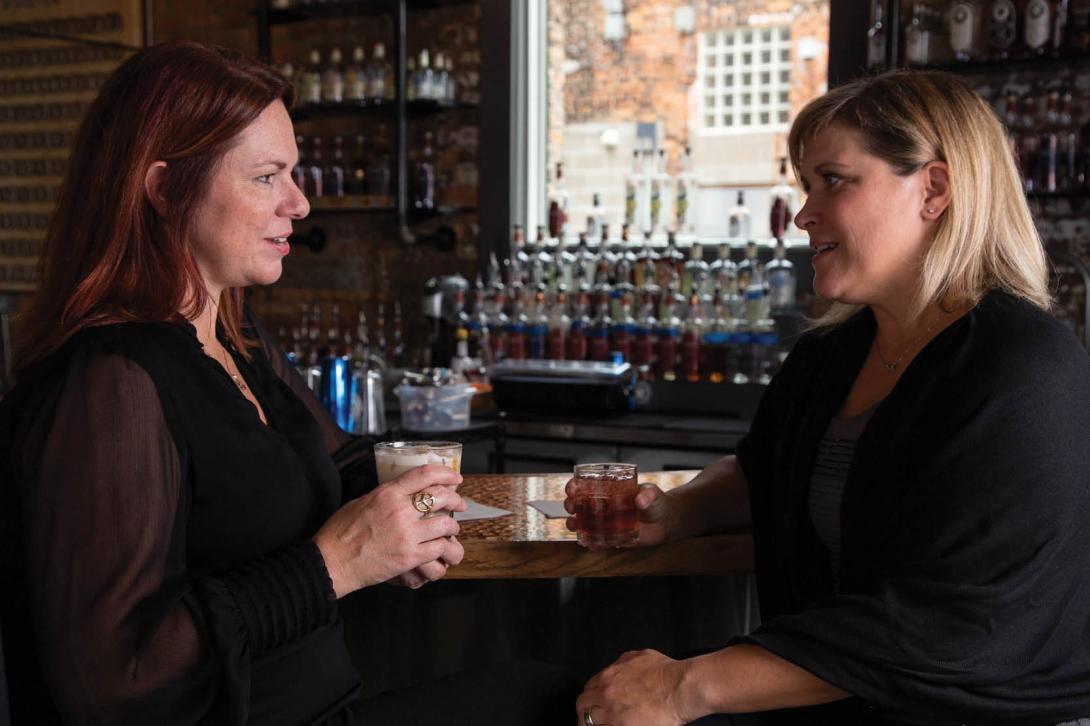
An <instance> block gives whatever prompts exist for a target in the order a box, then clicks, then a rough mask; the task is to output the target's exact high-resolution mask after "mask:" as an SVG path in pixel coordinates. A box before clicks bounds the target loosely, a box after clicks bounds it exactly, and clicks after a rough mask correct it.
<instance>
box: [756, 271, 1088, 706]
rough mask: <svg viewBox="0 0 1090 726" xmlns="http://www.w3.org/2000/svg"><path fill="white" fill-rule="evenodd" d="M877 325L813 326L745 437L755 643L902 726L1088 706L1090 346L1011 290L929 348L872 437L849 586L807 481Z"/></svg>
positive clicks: (851, 500)
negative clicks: (824, 536) (822, 530)
mask: <svg viewBox="0 0 1090 726" xmlns="http://www.w3.org/2000/svg"><path fill="white" fill-rule="evenodd" d="M874 331H875V321H874V317H873V315H872V314H871V312H870V311H869V310H864V311H863V312H861V313H859V314H858V315H856V316H855V317H854V318H852V319H851V320H850V321H848V322H847V323H845V324H844V325H842V326H840V327H839V328H836V329H834V330H832V331H829V332H826V333H824V334H817V333H812V334H808V335H806V336H804V337H803V338H802V339H801V340H800V341H799V343H798V345H797V346H796V348H795V350H794V351H793V353H792V354H791V356H790V357H789V358H788V360H787V361H786V363H785V365H784V368H783V370H782V372H781V373H780V374H779V375H778V376H776V378H775V379H774V380H773V382H772V383H771V385H770V386H769V389H768V391H767V392H766V394H765V396H764V398H763V400H762V402H761V405H760V407H759V410H758V413H757V416H756V418H755V420H754V423H753V426H752V429H751V431H750V433H749V435H748V436H747V437H746V438H745V439H744V440H743V441H742V443H741V444H740V446H739V451H738V457H739V459H740V461H741V465H742V468H743V470H744V471H745V474H746V477H747V479H748V480H749V482H750V496H751V502H752V512H753V522H754V539H755V548H756V560H757V578H758V587H759V592H760V600H761V612H762V619H763V621H764V623H763V625H762V626H761V627H760V628H759V629H758V630H757V631H756V632H755V633H753V634H752V636H751V637H750V638H748V640H749V641H750V642H753V643H757V644H759V645H761V646H763V647H765V648H767V649H768V650H770V651H772V652H774V653H777V654H779V655H780V656H782V657H784V658H786V659H787V660H789V661H791V662H793V663H796V664H797V665H799V666H801V667H803V668H805V669H806V670H808V671H811V672H812V673H814V674H816V675H817V676H819V677H820V678H822V679H824V680H826V681H828V682H830V683H832V684H834V685H836V686H839V687H840V688H843V689H844V690H846V691H848V692H850V693H852V694H854V695H855V696H857V697H858V698H857V699H855V700H854V705H855V709H856V712H857V713H860V714H862V713H867V714H870V715H871V716H872V717H874V718H878V717H879V715H880V714H882V715H884V716H885V717H887V718H890V719H891V721H890V722H893V723H913V722H914V723H930V724H936V723H943V722H950V723H1005V724H1006V723H1011V724H1013V723H1019V724H1050V723H1056V722H1058V721H1062V720H1065V719H1072V718H1078V717H1085V716H1090V438H1088V434H1090V357H1088V356H1087V354H1086V351H1084V350H1083V349H1082V348H1080V347H1079V345H1078V343H1077V341H1076V340H1075V338H1074V336H1073V335H1072V334H1071V333H1070V332H1069V331H1067V330H1065V329H1064V328H1063V327H1062V326H1061V325H1060V324H1059V323H1058V322H1057V321H1056V320H1055V319H1054V318H1052V317H1051V316H1050V315H1048V314H1047V313H1045V312H1043V311H1041V310H1039V309H1037V308H1035V307H1034V306H1032V305H1030V304H1028V303H1026V302H1024V301H1021V300H1017V299H1015V298H1013V297H1011V296H1009V295H1007V294H1005V293H1001V292H992V293H990V294H988V295H987V296H985V298H984V299H983V300H982V301H981V303H980V304H979V305H977V306H976V307H975V308H974V309H973V310H972V311H970V312H969V313H968V314H967V315H965V316H964V317H963V318H961V319H960V320H958V321H956V322H955V323H953V324H952V325H951V326H950V327H949V328H947V329H946V330H944V331H942V332H941V333H940V334H939V335H938V336H937V337H936V338H935V339H934V340H933V341H931V343H929V344H928V345H927V346H926V347H925V348H924V350H923V351H922V352H921V353H920V354H919V355H918V356H917V357H916V358H915V360H913V361H912V363H911V364H910V365H909V366H908V368H907V369H906V370H905V371H904V374H903V375H902V377H901V379H900V381H899V382H898V383H897V385H896V387H895V388H894V389H893V390H892V391H891V392H890V394H889V395H888V396H887V397H886V399H885V400H884V401H883V402H882V403H881V404H880V405H879V407H878V408H877V410H876V411H875V413H874V416H873V418H872V419H871V421H870V423H869V425H868V426H867V428H866V430H865V431H864V432H863V435H862V436H861V438H860V439H859V442H858V446H857V448H856V452H855V458H854V460H853V462H852V467H851V470H850V473H849V476H848V480H847V483H846V486H845V489H844V498H843V502H842V505H841V520H842V524H841V541H842V554H841V564H840V566H841V576H840V581H841V588H840V592H839V593H836V592H834V588H833V580H832V573H831V569H830V566H829V561H828V555H827V554H826V551H825V549H824V547H823V545H822V544H821V542H820V540H819V539H818V538H817V535H816V533H815V532H814V530H813V527H812V526H811V523H810V520H809V517H808V515H807V507H806V499H807V492H808V488H809V482H810V475H811V469H812V466H813V461H814V456H815V453H816V451H817V448H818V443H819V441H820V439H821V437H822V433H823V432H824V430H825V428H826V426H827V425H828V423H829V420H830V418H831V417H832V416H833V415H835V413H836V411H837V410H838V408H839V407H840V406H841V404H842V402H843V401H844V399H845V397H846V395H847V393H848V390H849V389H850V387H851V384H852V382H853V380H854V379H855V377H856V375H857V373H858V371H859V369H860V366H861V365H862V363H863V360H864V359H865V357H866V355H867V352H868V349H869V347H870V345H871V342H872V340H873V337H874ZM845 705H847V704H841V708H839V709H838V710H839V711H840V712H841V713H844V708H843V707H844V706H845Z"/></svg>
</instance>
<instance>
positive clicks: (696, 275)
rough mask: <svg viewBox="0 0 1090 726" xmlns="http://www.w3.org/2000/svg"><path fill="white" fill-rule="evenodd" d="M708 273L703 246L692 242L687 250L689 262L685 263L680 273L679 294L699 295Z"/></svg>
mask: <svg viewBox="0 0 1090 726" xmlns="http://www.w3.org/2000/svg"><path fill="white" fill-rule="evenodd" d="M709 273H710V268H709V267H708V263H707V262H705V261H704V247H703V245H701V244H700V243H699V242H693V244H692V246H691V247H690V248H689V261H688V262H686V263H685V267H684V268H683V269H682V272H681V294H682V295H685V296H689V295H692V294H693V293H697V294H699V293H700V292H701V289H702V287H703V285H704V281H705V280H707V279H708V275H709Z"/></svg>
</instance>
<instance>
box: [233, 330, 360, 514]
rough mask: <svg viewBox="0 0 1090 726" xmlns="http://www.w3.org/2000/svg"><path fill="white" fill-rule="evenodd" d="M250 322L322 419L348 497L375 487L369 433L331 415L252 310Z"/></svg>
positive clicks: (282, 373) (285, 377) (280, 370)
mask: <svg viewBox="0 0 1090 726" xmlns="http://www.w3.org/2000/svg"><path fill="white" fill-rule="evenodd" d="M246 322H247V324H248V325H250V326H251V328H252V330H253V331H254V332H255V333H257V337H258V341H259V342H260V343H261V350H262V353H264V355H265V357H266V358H267V359H268V361H269V365H271V366H272V369H273V372H275V373H276V375H277V377H278V378H280V380H282V381H283V382H284V383H285V384H287V386H288V387H289V388H291V390H292V392H293V393H295V395H296V396H298V397H299V399H300V400H301V401H303V403H305V404H306V406H307V408H308V409H309V410H310V413H311V415H312V416H314V418H315V420H316V421H317V422H318V425H319V426H320V427H321V429H322V433H323V434H324V436H325V446H326V451H328V452H329V455H330V456H331V457H333V463H334V464H336V465H337V471H339V472H340V474H341V485H342V487H343V490H344V500H345V501H348V500H349V499H354V498H356V497H358V496H360V495H361V494H364V493H366V492H368V491H370V490H371V489H373V488H374V487H375V485H376V484H377V483H378V476H377V474H376V473H375V452H374V448H373V447H374V441H372V440H371V439H370V438H369V437H367V436H356V435H353V434H349V433H347V432H346V431H344V430H343V429H342V428H341V427H340V426H338V425H337V423H336V422H335V421H334V420H333V417H332V416H330V415H329V411H327V410H326V408H325V406H323V405H322V403H321V401H319V400H318V398H317V396H315V395H314V392H313V391H311V390H310V387H309V386H307V384H306V381H304V380H303V377H302V376H300V375H299V372H298V371H296V370H295V367H294V366H293V365H292V364H291V362H290V361H289V360H288V357H287V356H286V355H285V354H284V351H283V349H281V347H280V346H279V344H277V342H276V341H275V340H274V339H273V337H272V336H271V335H270V334H269V332H268V331H267V330H265V329H264V327H262V325H261V324H260V323H259V322H258V321H257V319H256V318H255V317H254V316H253V314H252V313H251V312H249V311H247V313H246Z"/></svg>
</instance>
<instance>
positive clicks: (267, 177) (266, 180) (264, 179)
mask: <svg viewBox="0 0 1090 726" xmlns="http://www.w3.org/2000/svg"><path fill="white" fill-rule="evenodd" d="M272 178H273V175H272V174H262V175H261V176H259V177H257V181H259V182H261V183H262V184H272Z"/></svg>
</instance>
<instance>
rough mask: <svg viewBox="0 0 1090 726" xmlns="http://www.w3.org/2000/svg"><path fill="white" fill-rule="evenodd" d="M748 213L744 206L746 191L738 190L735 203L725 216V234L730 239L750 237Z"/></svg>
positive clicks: (746, 238) (747, 208)
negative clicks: (728, 214)
mask: <svg viewBox="0 0 1090 726" xmlns="http://www.w3.org/2000/svg"><path fill="white" fill-rule="evenodd" d="M750 228H751V224H750V213H749V207H747V206H746V193H745V192H744V191H742V190H739V191H738V198H737V203H736V204H735V205H734V207H733V208H732V209H731V210H730V216H729V217H728V218H727V236H728V237H730V238H731V239H738V240H748V239H749V238H750Z"/></svg>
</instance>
